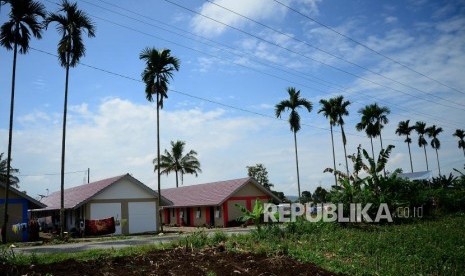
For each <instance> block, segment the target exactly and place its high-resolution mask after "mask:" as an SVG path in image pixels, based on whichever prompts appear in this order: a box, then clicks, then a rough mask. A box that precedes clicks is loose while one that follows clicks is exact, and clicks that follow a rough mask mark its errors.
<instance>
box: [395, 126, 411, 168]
mask: <svg viewBox="0 0 465 276" xmlns="http://www.w3.org/2000/svg"><path fill="white" fill-rule="evenodd" d="M409 122H410V120H407V121H400V122H399V125H398V126H397V129H396V134H397V135H399V136H407V138H406V139H405V141H404V142H405V143H407V146H408V155H409V157H410V169H411V170H412V172H413V163H412V153H411V151H410V144H411V143H412V139H411V138H410V134H411V133H412V130H414V129H415V126H409Z"/></svg>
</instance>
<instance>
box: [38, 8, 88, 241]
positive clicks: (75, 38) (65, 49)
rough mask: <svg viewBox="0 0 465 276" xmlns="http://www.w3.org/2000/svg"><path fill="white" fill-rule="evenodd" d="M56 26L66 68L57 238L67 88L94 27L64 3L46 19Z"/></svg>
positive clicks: (62, 205) (61, 221)
mask: <svg viewBox="0 0 465 276" xmlns="http://www.w3.org/2000/svg"><path fill="white" fill-rule="evenodd" d="M51 23H56V25H57V27H56V29H57V31H58V33H59V34H60V35H61V39H60V41H59V42H58V60H59V62H60V65H61V66H62V67H64V68H65V71H66V77H65V97H64V104H63V134H62V141H61V204H60V235H61V236H63V231H64V211H65V210H64V189H65V188H64V187H65V149H66V119H67V113H68V84H69V68H70V67H75V66H76V65H78V64H79V60H80V59H81V57H83V56H84V55H85V52H86V48H85V45H84V42H83V35H84V33H87V36H88V37H89V38H91V37H94V36H95V25H94V23H93V22H92V20H91V19H90V17H89V16H88V15H87V14H86V13H85V12H84V11H82V10H80V9H79V8H78V6H77V4H76V3H70V2H68V1H67V0H63V1H62V2H61V4H60V8H59V10H58V12H57V13H50V14H49V15H48V16H47V18H46V19H45V27H46V28H47V27H48V26H49V25H50V24H51Z"/></svg>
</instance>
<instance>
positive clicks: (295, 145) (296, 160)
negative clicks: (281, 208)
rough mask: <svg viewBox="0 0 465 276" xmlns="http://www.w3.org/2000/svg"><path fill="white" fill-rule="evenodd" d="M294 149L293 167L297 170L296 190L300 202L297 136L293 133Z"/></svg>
mask: <svg viewBox="0 0 465 276" xmlns="http://www.w3.org/2000/svg"><path fill="white" fill-rule="evenodd" d="M294 148H295V165H296V168H297V190H298V193H299V202H300V200H301V196H300V176H299V156H298V155H297V135H296V132H295V131H294Z"/></svg>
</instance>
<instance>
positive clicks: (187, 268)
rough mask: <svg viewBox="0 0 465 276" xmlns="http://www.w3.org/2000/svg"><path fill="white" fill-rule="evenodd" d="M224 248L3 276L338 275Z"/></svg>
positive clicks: (5, 270)
mask: <svg viewBox="0 0 465 276" xmlns="http://www.w3.org/2000/svg"><path fill="white" fill-rule="evenodd" d="M221 251H222V250H221V248H220V249H219V248H209V249H204V250H200V251H198V250H197V251H191V250H186V249H185V248H176V249H170V250H159V251H152V252H149V253H147V254H144V255H137V256H125V257H118V258H102V259H96V260H89V261H83V262H80V261H75V260H67V261H64V262H59V263H54V264H49V265H26V266H18V265H3V264H0V271H2V275H47V274H48V275H54V276H55V275H66V276H74V275H76V276H77V275H79V276H82V275H105V276H106V275H189V276H196V275H218V276H225V275H321V276H326V275H335V274H333V273H331V272H328V271H326V270H324V269H322V268H319V267H317V266H315V265H314V264H311V263H300V262H297V261H296V260H293V259H291V258H289V257H286V256H266V255H260V254H252V253H235V252H226V251H223V252H221Z"/></svg>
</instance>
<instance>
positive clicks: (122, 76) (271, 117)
mask: <svg viewBox="0 0 465 276" xmlns="http://www.w3.org/2000/svg"><path fill="white" fill-rule="evenodd" d="M30 49H31V50H33V51H37V52H40V53H43V54H46V55H50V56H54V57H58V56H57V55H55V54H52V53H50V52H47V51H44V50H40V49H36V48H34V47H30ZM79 64H80V65H82V66H85V67H88V68H91V69H94V70H97V71H101V72H104V73H107V74H110V75H114V76H118V77H121V78H124V79H127V80H131V81H135V82H139V83H144V82H143V81H142V80H139V79H136V78H133V77H130V76H126V75H123V74H119V73H115V72H112V71H109V70H106V69H102V68H99V67H96V66H93V65H89V64H86V63H83V62H79ZM170 91H172V92H174V93H176V94H180V95H184V96H186V97H190V98H193V99H198V100H201V101H205V102H209V103H213V104H216V105H220V106H223V107H227V108H230V109H234V110H238V111H241V112H246V113H249V114H254V115H258V116H261V117H265V118H270V119H274V120H278V121H281V122H287V120H285V119H282V118H276V117H274V116H271V115H268V114H263V113H259V112H256V111H252V110H248V109H245V108H241V107H237V106H233V105H229V104H225V103H221V102H218V101H214V100H211V99H207V98H203V97H199V96H195V95H192V94H189V93H185V92H182V91H179V90H175V89H170ZM302 125H304V126H308V127H311V128H315V129H320V130H325V131H329V130H330V129H329V128H326V127H319V126H316V125H312V124H305V123H302ZM334 131H335V132H338V131H337V130H334ZM346 134H347V135H350V136H358V137H365V135H361V134H356V133H351V132H346ZM385 140H390V141H402V140H400V139H385Z"/></svg>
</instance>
